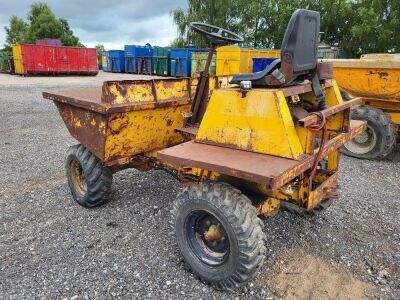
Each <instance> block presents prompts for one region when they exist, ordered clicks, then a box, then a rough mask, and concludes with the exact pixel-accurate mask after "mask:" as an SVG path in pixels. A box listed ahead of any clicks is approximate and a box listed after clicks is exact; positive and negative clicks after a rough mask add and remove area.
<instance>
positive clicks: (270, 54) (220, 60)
mask: <svg viewBox="0 0 400 300" xmlns="http://www.w3.org/2000/svg"><path fill="white" fill-rule="evenodd" d="M279 57H280V51H279V50H268V49H242V48H239V47H237V46H223V47H219V48H217V58H216V61H217V69H216V75H217V76H226V75H234V74H238V73H252V70H253V58H279Z"/></svg>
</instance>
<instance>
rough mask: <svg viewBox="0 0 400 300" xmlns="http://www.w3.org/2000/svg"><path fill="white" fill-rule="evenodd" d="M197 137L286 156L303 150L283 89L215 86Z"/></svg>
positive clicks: (205, 140)
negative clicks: (243, 94) (220, 87)
mask: <svg viewBox="0 0 400 300" xmlns="http://www.w3.org/2000/svg"><path fill="white" fill-rule="evenodd" d="M196 140H198V141H201V142H204V143H211V144H218V145H225V146H227V147H232V148H238V149H243V150H248V151H254V152H259V153H265V154H272V155H277V156H281V157H286V158H292V159H296V160H297V159H299V156H300V155H301V154H303V153H304V150H303V148H302V146H301V143H300V140H299V138H298V135H297V132H296V130H295V127H294V123H293V120H292V116H291V114H290V111H289V107H288V105H287V101H286V99H285V97H284V95H283V93H282V92H281V91H279V90H273V89H252V90H250V91H249V92H248V93H247V95H246V96H245V97H242V93H241V92H240V90H239V89H221V90H215V91H214V92H213V94H212V96H211V99H210V102H209V104H208V107H207V111H206V113H205V115H204V118H203V121H202V122H201V125H200V128H199V131H198V134H197V136H196Z"/></svg>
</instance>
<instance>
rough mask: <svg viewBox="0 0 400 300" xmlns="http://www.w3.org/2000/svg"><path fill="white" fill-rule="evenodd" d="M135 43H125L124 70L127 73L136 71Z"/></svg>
mask: <svg viewBox="0 0 400 300" xmlns="http://www.w3.org/2000/svg"><path fill="white" fill-rule="evenodd" d="M136 47H137V46H136V45H125V47H124V48H125V71H126V72H127V73H137V65H136Z"/></svg>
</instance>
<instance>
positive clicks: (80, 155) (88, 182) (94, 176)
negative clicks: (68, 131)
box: [65, 145, 112, 208]
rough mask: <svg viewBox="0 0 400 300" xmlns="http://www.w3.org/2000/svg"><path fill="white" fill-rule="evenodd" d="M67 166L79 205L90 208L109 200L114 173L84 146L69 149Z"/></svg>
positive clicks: (70, 186)
mask: <svg viewBox="0 0 400 300" xmlns="http://www.w3.org/2000/svg"><path fill="white" fill-rule="evenodd" d="M65 168H66V172H67V179H68V185H69V188H70V190H71V193H72V196H73V197H74V200H75V201H76V202H78V204H79V205H82V206H84V207H87V208H90V207H95V206H99V205H101V204H103V203H104V202H105V201H107V200H108V194H109V192H110V189H111V183H112V173H111V171H110V170H109V169H108V168H106V167H104V166H103V165H102V164H101V161H100V160H99V159H98V158H97V157H96V156H94V155H93V154H92V153H91V152H90V151H89V150H88V149H86V148H85V147H84V146H82V145H75V146H72V147H70V148H69V149H68V152H67V160H66V163H65Z"/></svg>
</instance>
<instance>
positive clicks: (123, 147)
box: [105, 104, 190, 160]
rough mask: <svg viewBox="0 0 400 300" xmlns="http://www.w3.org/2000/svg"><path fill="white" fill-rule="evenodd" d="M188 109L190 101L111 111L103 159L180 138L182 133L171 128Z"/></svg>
mask: <svg viewBox="0 0 400 300" xmlns="http://www.w3.org/2000/svg"><path fill="white" fill-rule="evenodd" d="M189 110H190V105H188V104H187V105H182V106H173V107H164V108H155V109H148V110H139V111H130V112H123V113H115V114H111V116H110V117H109V118H108V128H107V134H106V141H105V160H113V159H114V158H117V157H130V156H132V155H134V154H138V153H142V152H146V151H149V150H154V149H160V148H165V147H169V146H172V145H175V144H178V143H180V142H182V141H183V138H182V136H181V135H180V134H179V133H177V132H175V130H174V129H175V128H180V127H182V126H183V115H184V112H186V111H189Z"/></svg>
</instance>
